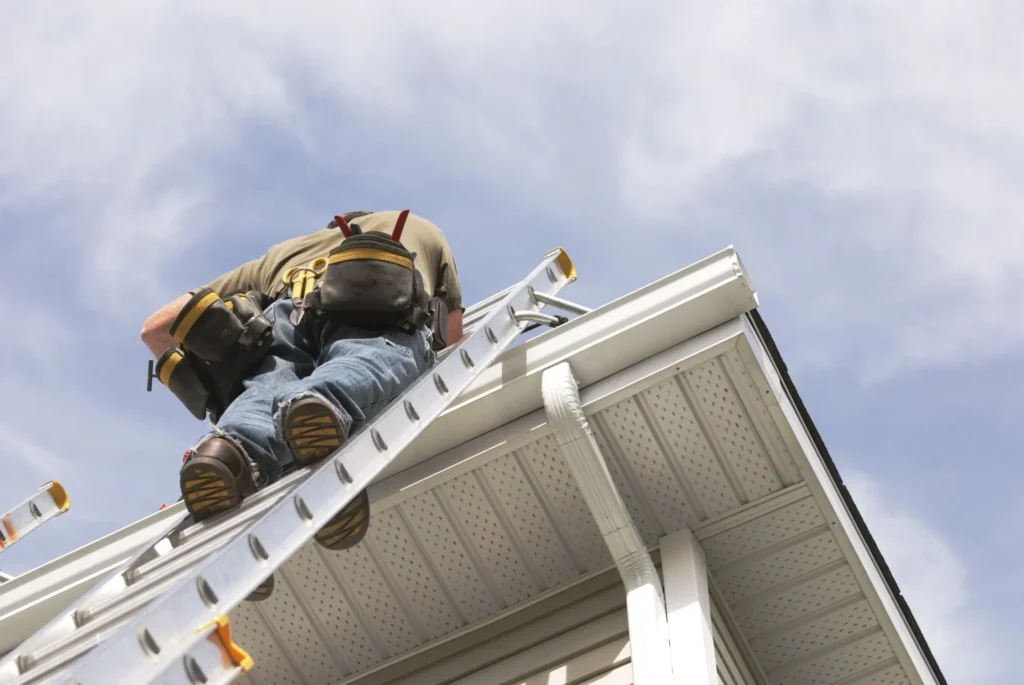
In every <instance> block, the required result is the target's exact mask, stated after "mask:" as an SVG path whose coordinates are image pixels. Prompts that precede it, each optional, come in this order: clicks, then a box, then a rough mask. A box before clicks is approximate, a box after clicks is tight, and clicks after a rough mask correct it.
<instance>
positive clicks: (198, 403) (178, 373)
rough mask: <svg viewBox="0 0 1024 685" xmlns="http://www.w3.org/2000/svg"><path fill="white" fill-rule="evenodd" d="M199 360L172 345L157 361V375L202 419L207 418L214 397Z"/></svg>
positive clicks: (190, 410)
mask: <svg viewBox="0 0 1024 685" xmlns="http://www.w3.org/2000/svg"><path fill="white" fill-rule="evenodd" d="M197 362H198V360H197V359H196V358H195V357H194V356H193V355H190V354H187V353H186V352H185V351H184V350H182V349H181V348H179V347H172V348H171V349H169V350H167V351H166V352H164V353H163V354H162V355H160V358H159V359H158V360H157V361H156V375H157V377H159V379H160V382H161V383H163V384H164V385H165V386H167V388H168V389H169V390H170V391H171V392H172V393H174V396H175V397H177V398H178V400H180V401H181V403H182V404H184V405H185V408H186V409H188V410H189V412H190V413H191V414H192V416H194V417H196V418H197V419H199V420H200V421H201V420H203V419H205V418H206V413H207V411H208V409H209V407H210V402H211V399H212V398H211V395H210V392H211V391H210V384H209V380H208V379H206V378H205V374H204V373H203V371H202V368H201V364H198V363H197Z"/></svg>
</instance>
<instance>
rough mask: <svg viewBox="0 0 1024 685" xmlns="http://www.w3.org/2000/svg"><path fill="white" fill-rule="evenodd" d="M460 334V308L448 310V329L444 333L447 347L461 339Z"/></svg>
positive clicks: (461, 332)
mask: <svg viewBox="0 0 1024 685" xmlns="http://www.w3.org/2000/svg"><path fill="white" fill-rule="evenodd" d="M462 334H463V331H462V309H456V310H455V311H454V312H448V330H447V331H446V333H445V340H447V341H448V347H451V346H452V345H454V344H455V343H457V342H459V341H460V340H462Z"/></svg>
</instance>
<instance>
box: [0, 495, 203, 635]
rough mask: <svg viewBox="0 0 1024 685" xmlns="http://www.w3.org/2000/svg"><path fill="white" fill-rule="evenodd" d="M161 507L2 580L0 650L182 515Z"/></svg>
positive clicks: (32, 629) (172, 508) (178, 505)
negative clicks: (45, 561)
mask: <svg viewBox="0 0 1024 685" xmlns="http://www.w3.org/2000/svg"><path fill="white" fill-rule="evenodd" d="M184 507H185V505H184V503H181V502H179V503H176V504H175V505H173V506H169V507H165V508H164V509H161V510H160V511H157V512H155V513H153V514H150V515H149V516H147V517H145V518H143V519H140V520H139V521H136V522H135V523H132V524H130V525H128V526H125V527H124V528H121V529H120V530H117V531H114V532H113V533H110V534H109V535H105V536H104V537H102V538H99V539H98V540H95V541H93V542H90V543H89V544H87V545H84V546H82V547H79V548H78V549H76V550H74V551H72V552H69V553H67V554H65V555H63V556H61V557H58V558H56V559H54V560H53V561H49V562H47V563H46V564H43V565H42V566H39V567H37V568H35V569H33V570H31V571H29V572H27V573H23V574H22V575H20V576H16V577H15V578H12V579H11V580H9V581H7V582H5V583H3V584H0V654H4V653H6V652H8V651H10V650H11V649H13V648H14V647H16V646H17V645H19V644H21V642H22V641H23V640H24V639H25V638H27V637H28V636H29V635H31V634H32V633H34V632H35V631H36V630H38V629H39V628H41V627H43V626H44V625H46V623H47V622H48V621H50V619H52V618H53V617H54V616H56V615H57V614H59V613H60V612H61V611H63V610H64V609H65V608H66V607H67V606H69V605H70V604H71V603H72V602H74V601H75V600H76V599H78V598H79V597H81V596H82V595H84V594H85V593H86V592H88V591H89V590H90V589H91V588H93V586H95V585H96V583H98V582H100V581H101V580H103V579H104V578H106V577H107V575H108V574H109V573H110V572H111V571H114V570H116V569H117V568H118V567H119V566H120V565H122V564H124V563H125V562H127V561H128V560H129V559H131V558H132V556H133V555H135V554H136V553H137V552H138V551H139V548H140V547H142V546H143V545H145V544H146V543H147V542H149V541H150V540H152V539H153V538H154V537H155V536H156V535H159V534H160V533H162V532H164V531H165V530H166V529H167V526H168V525H169V524H170V523H171V522H172V521H173V520H174V519H175V518H179V517H180V516H181V513H182V512H183V511H184Z"/></svg>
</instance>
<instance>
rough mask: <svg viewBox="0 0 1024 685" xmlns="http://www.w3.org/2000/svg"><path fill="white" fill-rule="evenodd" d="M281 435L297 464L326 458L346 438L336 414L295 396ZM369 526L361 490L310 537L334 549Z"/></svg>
mask: <svg viewBox="0 0 1024 685" xmlns="http://www.w3.org/2000/svg"><path fill="white" fill-rule="evenodd" d="M284 437H285V440H286V441H287V443H288V448H289V449H290V450H291V453H292V458H293V459H294V460H295V463H296V464H297V465H298V466H299V467H300V468H302V467H305V466H309V465H310V464H315V463H316V462H318V461H322V460H323V459H326V458H327V457H329V456H330V455H331V454H333V453H334V452H335V451H336V450H337V449H338V448H339V447H341V446H342V444H344V442H345V440H346V438H347V436H346V435H345V431H344V429H343V428H342V426H341V424H340V423H339V421H338V417H337V416H335V415H334V412H333V411H332V410H331V408H330V407H328V406H325V405H324V404H323V403H322V402H320V401H318V400H312V401H304V400H298V401H296V402H295V404H294V405H293V406H292V407H289V410H288V414H287V417H286V419H285V431H284ZM369 526H370V498H369V497H368V496H367V494H366V491H365V490H364V491H362V492H360V493H359V494H358V495H356V498H355V499H353V500H352V501H351V502H349V503H348V504H346V505H345V507H344V508H343V509H342V510H341V511H339V512H338V513H337V514H335V515H334V517H333V518H332V519H331V520H329V521H328V522H327V523H325V524H324V526H323V528H321V529H320V530H318V531H317V532H316V534H315V535H314V536H313V539H315V540H316V541H317V544H319V545H320V546H321V547H324V548H325V549H329V550H331V551H336V552H338V551H342V550H346V549H349V548H350V547H354V546H356V545H358V544H359V543H360V542H362V540H363V538H364V537H366V531H367V530H368V529H369Z"/></svg>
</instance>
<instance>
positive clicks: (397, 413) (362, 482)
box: [71, 250, 575, 685]
mask: <svg viewBox="0 0 1024 685" xmlns="http://www.w3.org/2000/svg"><path fill="white" fill-rule="evenodd" d="M572 280H575V271H574V270H573V268H572V263H571V261H569V259H568V256H567V255H566V254H565V253H564V252H563V251H562V250H555V251H553V252H551V253H549V255H548V256H547V257H546V258H545V259H544V261H542V262H541V264H540V265H539V266H538V267H537V268H536V269H535V270H534V271H533V272H532V273H531V275H530V276H529V277H528V278H527V279H525V280H524V281H522V282H520V283H519V284H518V285H517V286H515V287H514V288H513V289H512V290H510V291H509V292H508V293H507V294H506V295H505V297H504V299H503V300H502V302H501V306H498V307H494V308H493V309H492V310H491V311H490V312H489V314H488V316H487V318H486V319H485V320H484V321H482V322H481V325H480V327H479V329H478V330H476V331H475V332H474V333H473V334H472V335H470V336H468V337H466V338H464V339H463V340H462V341H461V342H460V343H459V345H458V354H455V353H454V351H453V354H450V355H448V356H447V357H446V358H445V359H444V361H441V362H439V363H438V364H436V365H435V366H434V367H433V368H432V369H429V370H428V371H426V372H425V373H424V375H423V376H421V377H420V378H419V379H418V380H417V381H416V382H414V383H413V384H412V386H410V387H409V388H407V389H406V390H405V391H404V392H403V393H402V394H400V395H399V396H398V397H397V398H396V400H395V401H394V402H392V403H391V404H390V405H389V406H388V407H387V408H385V410H384V411H383V412H382V413H381V414H380V415H379V416H378V417H377V418H376V419H375V420H374V421H372V422H370V423H369V424H368V425H366V426H364V427H362V428H361V429H360V430H359V431H357V432H356V433H355V434H353V435H352V436H351V438H350V439H349V440H348V441H347V442H346V444H345V445H344V446H342V447H341V448H340V449H339V450H338V451H337V452H335V454H334V455H332V456H330V457H328V458H327V459H325V460H324V461H323V462H322V463H321V464H320V465H318V466H317V467H316V468H315V470H313V472H312V474H311V475H310V476H309V478H307V479H306V480H305V481H303V482H302V483H300V484H298V485H296V486H295V487H294V488H293V489H292V490H290V491H289V493H288V495H287V496H286V497H283V498H282V501H281V502H279V503H278V504H277V505H276V506H274V507H273V508H272V509H271V510H270V511H268V512H267V513H266V514H264V515H263V516H262V517H261V518H260V519H258V520H256V521H254V522H253V523H250V524H248V525H247V526H246V527H245V528H243V529H241V530H239V532H238V533H237V534H236V535H235V537H234V538H233V539H232V540H231V541H230V542H228V543H227V544H226V545H225V546H224V547H223V548H221V549H220V550H219V551H218V552H216V553H214V554H212V555H211V556H210V557H209V558H208V559H206V560H205V561H204V562H203V563H201V564H200V565H199V566H198V567H196V568H195V569H193V571H192V572H191V573H189V574H187V575H186V576H184V577H182V578H180V579H179V580H178V581H177V582H175V583H174V585H172V586H171V587H170V588H169V589H168V590H167V591H166V592H165V593H164V594H163V595H162V596H161V597H160V598H159V599H157V600H155V601H154V602H153V603H152V604H150V605H149V606H148V607H147V608H146V609H145V610H143V611H142V612H140V613H139V614H137V615H135V616H134V617H133V618H132V619H130V620H129V621H128V622H127V623H126V624H124V625H122V626H121V627H120V628H119V629H118V630H117V632H116V633H115V634H114V635H113V636H111V638H110V639H109V640H107V641H106V642H105V643H104V644H101V645H99V646H97V647H96V648H95V649H93V650H92V651H91V652H89V653H88V654H86V655H85V656H84V657H82V659H81V660H80V661H79V662H78V663H76V664H75V665H74V667H73V668H72V669H71V673H72V674H73V678H74V680H75V681H76V682H77V683H80V685H91V684H92V683H104V684H106V683H121V682H123V683H142V682H150V681H152V680H153V679H155V678H157V677H160V676H161V675H162V674H165V671H166V670H167V669H168V668H171V669H175V668H177V669H181V668H182V664H184V663H187V661H188V658H192V657H190V656H189V655H188V654H187V652H188V650H189V649H190V648H191V647H192V646H193V645H194V644H195V643H196V642H197V641H198V640H199V639H201V638H202V635H200V634H199V632H197V629H198V628H199V627H200V626H202V625H205V624H207V623H208V622H209V621H211V620H214V619H216V618H217V617H218V616H222V615H225V614H226V613H227V612H229V611H230V610H231V609H232V608H233V607H234V606H236V605H237V604H238V603H239V602H241V601H242V600H243V599H244V598H245V597H246V595H247V594H248V593H249V592H250V591H251V590H252V589H253V588H254V587H256V586H257V585H258V584H259V583H260V582H262V581H263V579H264V578H265V577H266V576H267V575H268V574H269V573H271V572H273V571H274V570H275V569H276V568H278V567H279V566H280V565H281V564H283V563H284V562H285V561H287V560H288V559H289V558H290V557H291V556H292V555H293V554H294V553H295V552H296V551H297V550H298V549H299V548H300V547H301V546H302V545H303V544H304V543H305V542H306V541H307V540H308V539H309V538H311V537H312V536H313V534H314V533H315V532H316V530H318V529H319V528H320V527H321V526H322V525H324V524H325V523H326V522H327V521H328V520H329V519H330V517H331V516H333V515H334V514H335V513H336V512H337V511H339V510H341V509H342V508H343V507H344V506H345V505H346V504H347V503H348V502H349V501H351V500H352V498H354V497H355V496H356V495H357V494H358V493H359V492H361V491H362V490H364V489H365V488H366V487H368V486H369V485H370V484H371V483H372V481H373V479H374V478H375V477H376V476H377V475H378V474H379V473H380V472H381V471H382V470H383V469H384V468H386V467H387V465H388V464H389V463H390V462H391V461H392V460H393V459H394V458H395V456H397V454H398V453H400V452H401V450H403V449H404V448H405V447H406V446H407V445H408V444H409V443H410V442H412V440H413V439H414V438H415V437H416V436H417V435H419V434H420V433H421V432H422V431H423V430H424V429H425V427H426V426H427V425H429V424H430V423H431V422H432V421H433V420H434V419H436V418H437V417H438V416H440V414H441V413H442V412H443V411H444V409H445V408H446V407H447V406H448V405H449V404H450V403H451V402H452V401H453V400H454V399H455V398H456V397H458V396H459V395H460V394H461V393H462V392H463V391H464V390H465V389H466V387H468V386H469V384H470V383H471V382H472V380H473V379H474V378H475V377H476V376H477V374H479V373H480V372H481V371H482V370H483V369H485V368H486V367H487V366H488V365H489V364H490V363H491V362H493V361H494V359H495V358H496V357H497V356H498V354H499V353H500V352H501V351H502V350H503V349H504V348H505V347H507V346H508V345H509V344H510V343H511V342H512V341H513V340H514V339H515V338H516V337H517V336H518V335H519V333H520V332H521V330H522V321H521V320H520V319H519V318H518V317H517V312H528V313H536V312H538V311H539V310H540V309H541V308H542V307H543V306H544V305H543V303H542V302H540V301H539V300H538V299H537V298H535V297H534V292H540V293H545V294H550V295H554V294H556V293H557V292H558V291H559V290H560V289H561V288H562V287H563V286H565V285H566V284H568V283H569V282H571V281H572ZM182 657H186V658H184V659H183V658H182ZM217 677H219V676H217Z"/></svg>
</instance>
